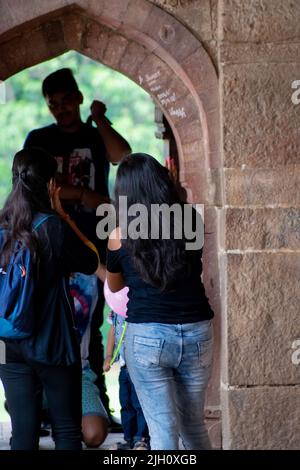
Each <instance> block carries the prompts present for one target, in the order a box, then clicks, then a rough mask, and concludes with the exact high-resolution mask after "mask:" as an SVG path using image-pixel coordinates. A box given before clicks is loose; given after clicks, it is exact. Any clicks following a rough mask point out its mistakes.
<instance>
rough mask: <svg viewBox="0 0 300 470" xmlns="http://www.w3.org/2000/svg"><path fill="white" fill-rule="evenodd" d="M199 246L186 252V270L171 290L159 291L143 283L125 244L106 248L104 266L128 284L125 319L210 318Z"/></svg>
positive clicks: (177, 321)
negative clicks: (188, 265)
mask: <svg viewBox="0 0 300 470" xmlns="http://www.w3.org/2000/svg"><path fill="white" fill-rule="evenodd" d="M201 255H202V250H196V251H193V252H190V253H189V257H188V258H189V261H190V263H191V266H190V269H189V274H188V275H187V276H183V277H181V278H180V279H178V280H177V281H176V282H175V284H174V286H173V287H172V290H171V291H165V292H161V291H160V290H159V289H158V288H156V287H152V286H151V285H150V284H148V283H146V282H145V281H144V280H143V279H142V278H141V277H140V275H139V274H138V273H137V271H136V270H135V268H134V266H133V264H132V261H131V259H130V256H129V254H128V252H127V250H126V249H125V248H124V247H121V248H119V249H118V250H113V251H112V250H109V249H108V250H107V270H108V271H109V272H111V273H119V272H121V273H122V274H123V277H124V280H125V284H126V286H127V287H129V292H128V298H129V300H128V304H127V321H128V322H131V323H149V322H155V323H169V324H170V323H172V324H184V323H194V322H198V321H202V320H209V319H211V318H213V316H214V314H213V311H212V309H211V308H210V305H209V303H208V299H207V297H206V296H205V291H204V286H203V284H202V281H201V277H200V276H201V273H202V262H201Z"/></svg>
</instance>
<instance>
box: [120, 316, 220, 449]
mask: <svg viewBox="0 0 300 470" xmlns="http://www.w3.org/2000/svg"><path fill="white" fill-rule="evenodd" d="M212 349H213V338H212V324H211V321H202V322H197V323H187V324H184V325H169V324H161V323H128V326H127V330H126V335H125V359H126V364H127V367H128V370H129V374H130V377H131V379H132V381H133V383H134V386H135V389H136V392H137V395H138V398H139V400H140V403H141V405H142V409H143V412H144V415H145V418H146V421H147V424H148V426H149V431H150V437H151V449H152V450H177V449H178V446H179V436H180V437H181V439H182V442H183V445H184V447H185V449H189V450H197V449H210V448H211V445H210V441H209V437H208V434H207V431H206V428H205V424H204V400H205V392H206V388H207V383H208V380H209V377H210V372H211V366H212Z"/></svg>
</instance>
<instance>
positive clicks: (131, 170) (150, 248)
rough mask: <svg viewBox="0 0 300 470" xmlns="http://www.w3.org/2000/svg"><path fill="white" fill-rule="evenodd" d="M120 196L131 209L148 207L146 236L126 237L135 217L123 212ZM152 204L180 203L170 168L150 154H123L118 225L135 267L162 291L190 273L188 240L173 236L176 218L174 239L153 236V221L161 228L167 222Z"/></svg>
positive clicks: (118, 182) (117, 197) (117, 186)
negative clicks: (133, 207) (156, 212)
mask: <svg viewBox="0 0 300 470" xmlns="http://www.w3.org/2000/svg"><path fill="white" fill-rule="evenodd" d="M120 196H126V197H127V207H128V208H129V207H130V206H132V205H133V204H137V203H139V204H143V206H145V208H146V209H147V214H148V216H147V219H148V220H147V221H146V225H147V229H146V230H148V237H147V238H146V239H143V238H137V239H132V238H131V237H130V236H126V237H124V233H127V228H128V225H129V224H130V223H131V221H132V220H133V216H131V217H130V216H129V215H128V213H127V214H122V207H121V206H122V204H120ZM152 204H158V205H161V204H167V205H168V206H172V205H173V204H180V205H181V202H180V198H179V194H178V192H177V190H176V187H175V185H174V183H173V182H172V181H171V179H170V177H169V172H168V170H167V169H166V168H165V167H164V166H162V165H161V164H160V163H159V162H158V161H157V160H155V158H153V157H152V156H151V155H147V154H144V153H134V154H130V155H128V156H126V157H124V158H123V159H122V161H121V163H120V165H119V168H118V172H117V177H116V184H115V206H116V212H117V216H118V215H119V216H120V217H119V219H118V224H119V225H120V227H121V233H122V246H124V247H125V248H126V249H127V251H128V253H129V255H130V258H131V260H132V262H133V265H134V267H135V269H136V270H137V272H138V273H139V274H140V276H141V278H142V279H143V280H144V281H145V282H147V283H149V284H151V285H152V286H154V287H157V288H159V289H160V290H170V289H172V286H173V285H174V282H175V281H176V280H178V278H179V277H180V276H181V275H184V273H185V274H187V273H186V271H187V269H188V268H189V266H188V263H187V253H186V250H185V239H184V238H181V239H178V238H177V239H176V238H175V237H172V233H173V234H174V232H172V228H174V225H175V224H176V220H173V226H172V221H171V227H170V228H171V230H170V233H171V238H169V239H164V238H163V237H161V231H160V232H159V233H160V236H159V238H158V239H152V238H151V236H150V234H151V228H152V226H151V224H152V225H153V223H155V224H156V225H157V224H158V225H159V226H160V227H162V224H163V222H164V221H163V215H162V213H159V214H155V211H154V213H153V206H152V207H151V205H152ZM151 209H152V215H151ZM123 216H125V223H126V218H127V227H124V226H122V224H123V222H122V220H121V219H122V218H123ZM153 216H154V219H153ZM180 222H182V220H180Z"/></svg>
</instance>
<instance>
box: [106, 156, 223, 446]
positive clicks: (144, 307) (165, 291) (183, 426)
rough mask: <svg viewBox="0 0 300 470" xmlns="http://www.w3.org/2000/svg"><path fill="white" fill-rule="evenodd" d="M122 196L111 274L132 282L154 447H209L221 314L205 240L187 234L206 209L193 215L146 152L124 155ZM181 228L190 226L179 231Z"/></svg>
mask: <svg viewBox="0 0 300 470" xmlns="http://www.w3.org/2000/svg"><path fill="white" fill-rule="evenodd" d="M124 198H126V204H124ZM115 201H116V212H117V215H118V217H119V226H118V227H117V228H116V229H115V230H114V231H113V232H112V233H111V235H110V238H109V243H108V254H107V265H106V268H107V281H108V285H109V288H110V290H111V291H112V292H117V291H119V290H120V289H122V288H123V287H124V286H127V287H128V288H129V292H128V298H129V301H128V304H127V318H126V321H127V329H126V333H125V361H126V365H127V368H128V371H129V375H130V377H131V379H132V382H133V384H134V386H135V390H136V393H137V396H138V399H139V401H140V403H141V406H142V410H143V413H144V416H145V418H146V421H147V424H148V427H149V432H150V438H151V449H152V450H177V449H178V448H179V438H181V440H182V442H183V445H184V447H185V448H186V449H191V450H196V449H210V441H209V437H208V434H207V431H206V428H205V424H204V398H205V392H206V388H207V384H208V380H209V376H210V372H211V366H212V348H213V342H212V324H211V320H212V318H213V315H214V314H213V311H212V309H211V308H210V306H209V303H208V300H207V298H206V296H205V291H204V286H203V284H202V281H201V273H202V262H201V257H202V244H201V243H200V246H198V247H196V246H194V248H196V249H192V250H191V249H190V245H188V242H189V241H191V240H192V238H190V237H188V236H187V234H188V232H189V233H191V231H192V232H193V233H195V237H196V238H197V236H198V237H199V238H202V236H203V235H202V233H199V234H198V233H197V231H196V232H195V230H194V227H196V228H197V224H198V218H199V214H198V213H197V212H196V211H195V210H194V209H193V211H192V216H191V217H190V218H188V220H186V219H185V216H184V217H183V213H182V209H183V208H184V204H183V203H182V202H181V201H180V199H179V196H178V193H177V190H176V187H175V185H174V183H173V182H172V181H171V179H170V177H169V174H168V170H167V169H166V168H164V167H163V166H162V165H160V164H159V163H158V162H157V161H156V160H155V159H154V158H153V157H151V156H150V155H146V154H139V153H138V154H132V155H129V156H127V157H125V158H123V160H122V161H121V163H120V165H119V168H118V172H117V178H116V185H115ZM138 205H139V206H138ZM162 205H164V208H165V209H168V208H169V209H170V208H173V207H174V206H176V207H177V209H178V210H177V214H176V212H175V215H174V217H173V219H172V217H171V219H170V225H169V228H170V232H169V233H170V236H169V237H167V236H163V233H164V229H166V228H168V227H167V222H168V221H167V220H166V218H165V217H164V215H163V211H162V212H160V211H158V207H159V206H160V207H162ZM137 206H138V207H137ZM127 208H128V210H127ZM190 209H191V207H190ZM137 213H138V214H139V216H138V221H137V220H135V219H134V215H133V214H137ZM190 213H191V212H190ZM197 214H198V215H197ZM200 219H201V218H200ZM201 221H202V219H201ZM180 227H181V228H183V229H184V231H182V234H181V236H177V234H176V231H177V229H179V228H180ZM198 227H201V224H198ZM202 231H203V224H202V228H201V230H199V232H202ZM177 233H178V232H177ZM193 233H192V235H193ZM153 234H154V235H153Z"/></svg>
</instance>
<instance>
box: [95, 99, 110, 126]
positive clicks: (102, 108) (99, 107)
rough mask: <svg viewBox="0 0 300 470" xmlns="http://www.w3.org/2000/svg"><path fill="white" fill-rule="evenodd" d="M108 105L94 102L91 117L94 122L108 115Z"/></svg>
mask: <svg viewBox="0 0 300 470" xmlns="http://www.w3.org/2000/svg"><path fill="white" fill-rule="evenodd" d="M106 111H107V109H106V105H105V104H104V103H102V101H97V100H94V101H93V102H92V104H91V116H92V119H93V121H95V122H97V120H100V119H103V118H104V115H105V113H106Z"/></svg>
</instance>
